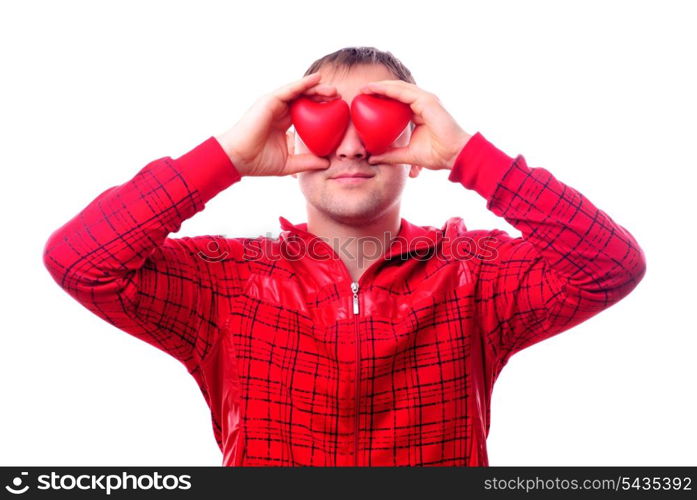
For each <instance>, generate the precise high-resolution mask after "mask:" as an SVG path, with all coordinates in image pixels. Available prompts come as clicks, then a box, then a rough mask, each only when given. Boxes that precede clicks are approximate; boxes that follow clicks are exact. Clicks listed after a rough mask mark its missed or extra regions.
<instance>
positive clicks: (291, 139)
mask: <svg viewBox="0 0 697 500" xmlns="http://www.w3.org/2000/svg"><path fill="white" fill-rule="evenodd" d="M286 145H287V146H288V154H290V155H292V154H295V128H294V127H291V128H290V129H289V130H287V131H286ZM290 175H291V177H293V178H294V179H297V178H298V176H297V175H296V174H290Z"/></svg>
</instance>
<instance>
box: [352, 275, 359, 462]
mask: <svg viewBox="0 0 697 500" xmlns="http://www.w3.org/2000/svg"><path fill="white" fill-rule="evenodd" d="M351 291H352V292H353V318H354V322H353V324H354V327H355V331H356V422H355V432H354V449H353V463H354V465H355V466H357V465H358V432H359V431H360V416H361V413H360V403H361V337H360V335H359V332H358V313H359V306H358V281H353V282H351Z"/></svg>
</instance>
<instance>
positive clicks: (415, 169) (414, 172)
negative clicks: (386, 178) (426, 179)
mask: <svg viewBox="0 0 697 500" xmlns="http://www.w3.org/2000/svg"><path fill="white" fill-rule="evenodd" d="M422 168H423V167H422V166H421V165H412V166H411V167H410V168H409V177H417V176H418V175H419V172H421V169H422Z"/></svg>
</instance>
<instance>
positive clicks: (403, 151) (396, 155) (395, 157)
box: [368, 147, 410, 165]
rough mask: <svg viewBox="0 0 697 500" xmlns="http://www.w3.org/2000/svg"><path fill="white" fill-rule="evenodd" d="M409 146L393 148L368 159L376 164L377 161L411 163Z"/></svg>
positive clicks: (372, 163)
mask: <svg viewBox="0 0 697 500" xmlns="http://www.w3.org/2000/svg"><path fill="white" fill-rule="evenodd" d="M409 156H410V155H409V148H408V147H403V148H393V149H390V150H388V151H385V152H384V153H380V154H379V155H372V156H371V157H370V158H369V159H368V163H370V164H371V165H375V164H376V163H409Z"/></svg>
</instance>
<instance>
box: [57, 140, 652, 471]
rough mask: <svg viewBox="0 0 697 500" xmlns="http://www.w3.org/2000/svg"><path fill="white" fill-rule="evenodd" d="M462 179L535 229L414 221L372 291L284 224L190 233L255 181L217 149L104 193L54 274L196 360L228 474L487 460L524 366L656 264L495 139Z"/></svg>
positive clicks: (64, 241) (112, 319)
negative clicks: (503, 388) (498, 385)
mask: <svg viewBox="0 0 697 500" xmlns="http://www.w3.org/2000/svg"><path fill="white" fill-rule="evenodd" d="M449 180H450V181H451V182H458V183H460V184H461V185H462V186H464V187H465V188H468V189H472V190H474V191H476V192H478V193H479V194H480V195H481V196H483V197H484V198H485V199H486V200H487V205H486V207H487V208H488V209H489V210H491V211H492V212H493V213H495V214H496V215H498V216H501V217H503V218H505V220H506V221H508V222H509V223H510V224H512V225H513V226H514V227H516V228H518V229H519V230H520V231H521V233H522V235H523V237H518V238H514V237H511V236H509V235H508V234H507V233H506V232H504V231H502V230H498V229H493V230H470V229H468V228H467V227H466V226H465V223H464V221H463V220H462V219H461V218H459V217H452V218H450V219H448V220H447V221H446V222H445V224H443V226H442V227H440V228H438V227H433V226H417V225H414V224H411V223H409V222H408V221H406V220H405V219H401V227H400V232H399V234H398V235H397V238H396V239H395V240H394V241H393V242H392V246H391V247H390V248H389V250H388V252H387V254H386V256H385V258H384V259H380V260H379V261H377V262H375V263H374V264H373V265H372V266H371V267H370V269H369V270H368V271H366V273H365V274H364V275H363V276H362V277H361V278H360V280H359V282H358V289H357V290H355V291H354V289H352V280H351V278H350V275H349V273H348V271H347V268H346V267H345V265H344V264H343V262H342V261H341V260H340V259H339V258H338V256H337V255H336V254H335V253H334V250H333V249H332V248H331V247H330V246H329V245H328V244H327V243H325V242H323V241H321V240H319V239H318V238H315V237H314V236H313V235H312V234H310V233H308V232H307V225H306V224H298V225H294V224H292V223H291V222H289V221H288V220H286V219H284V218H283V217H281V218H280V222H281V227H282V232H281V234H280V237H279V238H269V237H262V236H260V237H257V238H241V237H240V238H225V237H223V236H199V237H193V238H192V237H183V238H171V237H169V235H170V233H173V232H176V231H178V230H179V228H180V225H181V223H182V222H183V221H184V220H186V219H188V218H190V217H191V216H193V215H194V214H195V213H197V212H199V211H201V210H202V209H203V208H204V206H205V203H206V202H207V201H208V200H209V199H211V198H212V197H213V196H215V195H216V194H217V193H219V192H220V191H222V190H223V189H226V188H227V187H229V186H230V185H232V184H234V183H236V182H238V181H240V176H239V173H238V172H237V170H236V169H235V168H234V165H233V164H232V163H231V162H230V160H229V159H228V157H227V156H226V155H225V153H224V151H223V150H222V148H221V147H220V145H219V144H218V143H217V141H216V140H215V138H213V137H211V138H209V139H207V140H206V141H204V142H203V143H201V144H200V145H198V146H197V147H195V148H194V149H192V150H191V151H190V152H188V153H187V154H185V155H183V156H182V157H180V158H177V159H172V158H171V157H163V158H160V159H157V160H154V161H152V162H151V163H149V164H148V165H146V166H145V167H143V168H142V169H141V170H140V171H139V172H138V173H137V174H136V175H135V177H133V178H132V179H131V180H129V181H127V182H125V183H124V184H121V185H119V186H114V187H111V188H109V189H107V190H106V191H104V192H102V193H101V194H100V195H99V196H97V197H96V199H94V200H93V201H92V202H91V203H89V204H88V206H87V207H85V208H84V209H83V210H82V211H81V212H80V213H79V214H77V215H76V216H75V217H74V218H73V219H71V220H70V221H68V222H67V223H66V224H65V225H63V226H62V227H60V228H59V229H57V230H56V231H54V232H53V233H52V234H51V235H50V237H49V239H48V241H47V242H46V245H45V249H44V255H43V257H44V264H45V266H46V267H47V268H48V270H49V272H50V273H51V275H52V276H53V278H54V279H55V281H56V282H57V283H58V284H59V285H60V286H61V287H62V288H63V289H64V290H65V291H66V292H67V293H68V294H70V295H71V296H72V297H73V298H74V299H76V300H77V301H79V302H80V303H81V304H82V305H84V306H85V307H86V308H87V309H89V310H90V311H92V312H93V313H94V314H96V315H98V316H99V317H100V318H103V319H104V320H105V321H108V322H109V323H111V324H112V325H114V326H115V327H117V328H119V329H121V330H123V331H125V332H127V333H129V334H131V335H133V336H135V337H137V338H139V339H141V340H143V341H145V342H148V343H150V344H152V345H153V346H155V347H157V348H158V349H161V350H162V351H164V352H166V353H168V354H170V355H171V356H173V357H175V358H176V359H178V360H179V361H181V362H182V364H183V365H184V366H185V367H186V368H187V370H188V371H189V372H190V373H191V375H192V376H193V377H194V378H195V380H196V381H197V383H198V385H199V387H200V388H201V391H202V394H203V396H204V398H205V400H206V402H207V403H208V405H209V407H210V410H211V417H212V424H213V431H214V436H215V439H216V440H217V442H218V445H219V446H220V449H221V451H222V453H223V465H227V466H262V465H278V466H295V465H307V466H353V465H359V466H427V465H444V466H445V465H449V466H486V465H488V458H487V451H486V437H487V434H488V432H489V422H490V412H489V409H490V400H491V392H492V389H493V385H494V382H495V380H496V378H497V376H498V374H499V373H500V371H501V369H502V368H503V366H504V365H505V364H506V363H507V361H508V360H509V359H510V357H511V355H513V354H514V353H516V352H518V351H520V350H521V349H524V348H526V347H528V346H531V345H533V344H535V343H536V342H539V341H541V340H543V339H546V338H549V337H551V336H553V335H556V334H558V333H560V332H562V331H565V330H568V329H570V328H571V327H573V326H575V325H577V324H579V323H581V322H583V321H585V320H587V319H588V318H590V317H592V316H594V315H595V314H597V313H598V312H600V311H602V310H604V309H606V308H608V307H610V306H611V305H613V304H615V303H616V302H618V301H619V300H620V299H622V298H623V297H624V296H626V295H627V294H628V293H629V292H631V291H632V290H633V289H634V287H636V285H637V284H638V283H639V281H640V280H641V279H642V277H643V276H644V273H645V265H646V264H645V257H644V254H643V252H642V250H641V248H640V247H639V245H638V244H637V242H636V241H635V239H634V238H633V237H632V235H631V234H630V233H629V232H628V231H627V230H626V229H625V228H623V227H622V226H620V225H619V224H617V223H616V222H614V221H613V220H612V219H611V218H610V217H609V216H608V215H607V214H605V213H604V212H603V211H601V210H599V209H598V208H596V207H595V206H594V205H593V204H592V203H591V202H590V201H589V200H588V199H587V198H585V197H584V196H583V195H582V194H580V193H579V192H578V191H576V190H574V189H573V188H571V187H569V186H567V185H565V184H563V183H562V182H561V181H559V180H558V179H556V178H555V177H554V176H553V175H552V174H551V173H550V172H548V171H547V170H545V169H543V168H530V167H528V165H527V164H526V161H525V159H524V157H523V156H517V157H516V158H511V157H509V156H507V155H506V154H505V153H503V152H502V151H500V150H498V149H497V148H496V147H495V146H493V145H492V144H491V143H490V142H488V141H487V140H486V139H485V138H484V137H483V136H482V135H481V134H480V133H477V134H476V135H475V136H474V137H472V138H471V139H470V141H469V142H468V143H467V145H466V146H465V147H464V148H463V150H462V151H461V153H460V155H459V156H458V158H457V161H456V163H455V166H454V168H453V170H452V172H451V174H450V177H449ZM235 189H240V188H235ZM463 194H464V191H463ZM430 201H431V200H429V202H430ZM263 202H264V201H263V200H260V203H263ZM253 208H254V207H250V210H253ZM244 215H245V214H238V215H237V217H244ZM64 328H69V326H68V325H67V324H66V325H64ZM607 334H608V335H611V332H607ZM174 439H176V437H174Z"/></svg>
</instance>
